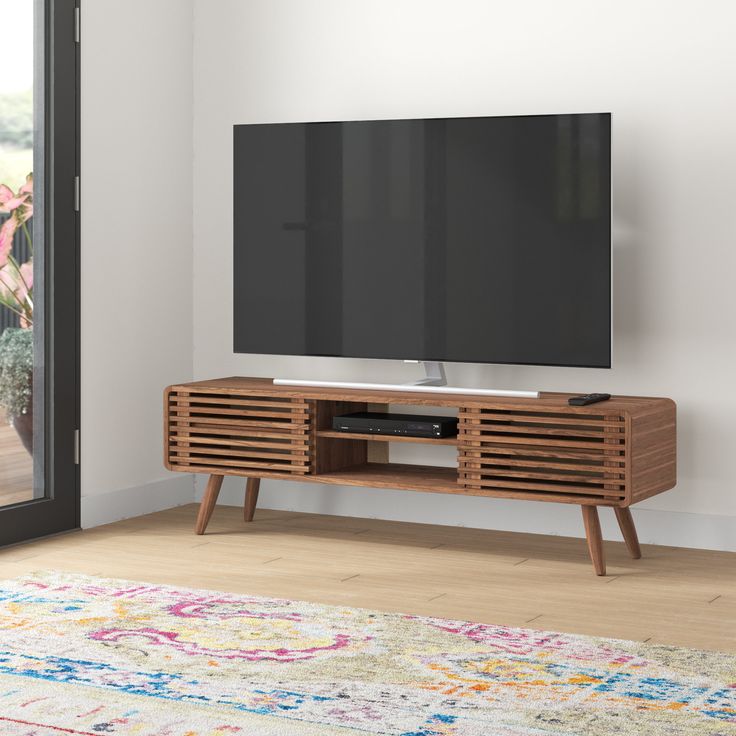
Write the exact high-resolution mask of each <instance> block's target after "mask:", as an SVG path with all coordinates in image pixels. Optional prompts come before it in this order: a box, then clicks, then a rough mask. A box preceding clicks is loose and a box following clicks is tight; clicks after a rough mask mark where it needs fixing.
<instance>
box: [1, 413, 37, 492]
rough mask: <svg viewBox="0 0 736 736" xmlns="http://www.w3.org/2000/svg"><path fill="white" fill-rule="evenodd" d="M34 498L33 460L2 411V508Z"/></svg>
mask: <svg viewBox="0 0 736 736" xmlns="http://www.w3.org/2000/svg"><path fill="white" fill-rule="evenodd" d="M32 498H33V460H32V459H31V456H30V455H29V454H28V452H27V451H26V448H25V447H23V445H22V444H21V441H20V438H19V437H18V435H17V434H16V432H15V430H14V429H13V428H12V427H11V426H10V425H9V424H8V423H7V420H6V419H5V413H4V410H2V409H0V506H8V505H9V504H11V503H20V502H21V501H29V500H30V499H32Z"/></svg>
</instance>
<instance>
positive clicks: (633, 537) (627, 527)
mask: <svg viewBox="0 0 736 736" xmlns="http://www.w3.org/2000/svg"><path fill="white" fill-rule="evenodd" d="M614 511H615V512H616V519H617V520H618V525H619V527H620V529H621V534H623V537H624V542H626V548H627V549H628V550H629V554H630V555H631V556H632V558H633V559H635V560H638V559H639V558H640V557H641V547H640V546H639V537H638V535H637V533H636V527H635V526H634V518H633V517H632V516H631V509H630V508H628V507H627V508H620V507H616V508H614Z"/></svg>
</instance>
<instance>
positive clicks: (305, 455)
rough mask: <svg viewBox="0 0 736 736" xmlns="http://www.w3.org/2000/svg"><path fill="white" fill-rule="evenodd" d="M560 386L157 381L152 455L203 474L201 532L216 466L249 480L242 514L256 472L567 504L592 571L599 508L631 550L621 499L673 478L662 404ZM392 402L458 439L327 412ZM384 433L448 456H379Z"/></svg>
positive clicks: (601, 567)
mask: <svg viewBox="0 0 736 736" xmlns="http://www.w3.org/2000/svg"><path fill="white" fill-rule="evenodd" d="M570 396H571V394H562V393H544V394H542V395H541V397H540V398H538V399H528V398H524V399H520V398H500V397H494V398H490V397H484V396H473V395H470V394H468V395H465V394H449V393H448V394H444V393H428V394H423V393H416V392H408V391H407V392H401V391H385V390H374V389H336V388H309V387H298V386H275V385H274V384H273V382H272V381H271V380H270V379H266V378H222V379H217V380H212V381H198V382H195V383H186V384H180V385H175V386H170V387H168V388H167V389H166V391H165V397H164V462H165V465H166V467H167V468H168V469H169V470H174V471H181V472H186V473H207V474H209V475H210V479H209V482H208V484H207V490H206V492H205V496H204V498H203V500H202V504H201V507H200V512H199V517H198V519H197V528H196V531H197V533H198V534H203V533H204V531H205V529H206V528H207V523H208V522H209V519H210V516H211V515H212V511H213V509H214V506H215V503H216V501H217V496H218V494H219V491H220V487H221V485H222V480H223V477H224V476H226V475H238V476H244V477H246V478H247V479H248V481H247V484H246V496H245V520H246V521H250V520H252V518H253V512H254V511H255V507H256V503H257V500H258V488H259V484H260V479H261V478H273V479H279V480H298V481H308V482H314V483H333V484H337V485H355V486H366V487H372V488H395V489H400V490H408V491H428V492H431V493H454V494H457V495H468V496H488V497H490V498H514V499H522V500H523V499H526V500H531V501H549V502H554V503H568V504H577V505H579V506H580V507H581V508H582V512H583V521H584V524H585V533H586V537H587V540H588V548H589V551H590V556H591V560H592V562H593V566H594V568H595V571H596V573H597V574H598V575H605V561H604V557H603V546H602V538H601V529H600V523H599V519H598V506H610V507H612V508H613V509H614V511H615V513H616V518H617V519H618V522H619V525H620V527H621V531H622V533H623V537H624V540H625V541H626V544H627V546H628V549H629V552H630V553H631V555H632V556H633V557H634V558H638V557H640V556H641V553H640V550H639V543H638V540H637V536H636V529H635V527H634V522H633V519H632V516H631V511H630V510H629V507H630V506H631V505H632V504H634V503H637V502H638V501H641V500H643V499H645V498H649V497H650V496H653V495H655V494H657V493H661V492H662V491H666V490H668V489H669V488H672V487H673V486H674V485H675V482H676V447H675V439H676V420H675V404H674V402H673V401H671V400H670V399H661V398H643V397H633V396H615V397H613V398H612V399H610V400H609V401H605V402H602V403H599V404H592V405H590V406H569V405H568V403H567V399H568V398H569V397H570ZM389 404H391V405H402V404H403V405H412V406H431V407H443V408H445V409H447V410H448V413H452V412H454V411H457V413H458V418H459V425H458V426H459V432H458V436H457V437H451V438H443V439H429V438H417V437H404V436H402V437H396V436H376V435H372V434H369V435H361V434H348V433H343V432H337V431H334V430H333V429H332V418H333V417H334V416H336V415H338V414H344V413H347V412H357V411H368V410H377V411H386V410H387V409H386V407H387V406H388V405H389ZM386 442H415V443H422V444H425V445H432V444H434V445H453V446H455V447H457V467H456V468H455V467H452V468H448V467H440V466H432V465H405V464H396V463H390V462H388V461H387V460H388V452H382V451H381V449H382V446H383V449H387V446H385V444H384V443H386Z"/></svg>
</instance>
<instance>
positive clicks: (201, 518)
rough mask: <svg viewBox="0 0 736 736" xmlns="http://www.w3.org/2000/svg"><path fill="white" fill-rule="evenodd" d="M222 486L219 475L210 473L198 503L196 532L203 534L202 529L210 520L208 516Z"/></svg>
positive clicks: (210, 514)
mask: <svg viewBox="0 0 736 736" xmlns="http://www.w3.org/2000/svg"><path fill="white" fill-rule="evenodd" d="M221 486H222V476H221V475H211V476H210V479H209V480H208V481H207V488H206V490H205V492H204V497H203V498H202V503H201V504H200V505H199V514H198V516H197V526H196V531H197V534H204V530H205V529H206V528H207V524H209V522H210V516H212V511H213V510H214V508H215V504H216V503H217V497H218V496H219V495H220V488H221Z"/></svg>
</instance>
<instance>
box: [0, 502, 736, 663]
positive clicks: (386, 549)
mask: <svg viewBox="0 0 736 736" xmlns="http://www.w3.org/2000/svg"><path fill="white" fill-rule="evenodd" d="M196 515H197V507H196V506H195V505H188V506H183V507H179V508H175V509H170V510H168V511H163V512H158V513H155V514H149V515H147V516H143V517H138V518H135V519H126V520H125V521H122V522H118V523H116V524H110V525H107V526H104V527H97V528H95V529H91V530H88V531H82V532H74V533H70V534H65V535H60V536H57V537H53V538H50V539H45V540H40V541H38V542H31V543H27V544H23V545H16V546H14V547H10V548H6V549H0V578H7V577H15V576H18V575H23V574H27V573H31V572H33V571H35V570H44V569H58V570H68V571H71V572H81V573H86V574H90V575H101V576H108V577H121V578H128V579H133V580H143V581H148V582H152V583H168V584H171V585H180V586H188V587H199V588H211V589H214V590H222V591H226V592H232V593H250V594H253V595H265V596H274V597H285V598H294V599H301V600H307V601H314V602H321V603H327V604H331V605H349V606H356V607H363V608H374V609H378V610H384V611H393V612H403V613H409V614H416V615H423V616H437V617H446V618H454V619H465V620H471V621H479V622H484V623H496V624H500V625H507V626H520V627H524V626H527V627H529V628H535V629H546V630H553V631H562V632H569V633H581V634H589V635H593V636H605V637H613V638H625V639H634V640H641V641H644V640H645V639H646V640H650V641H653V642H657V643H666V644H671V645H676V646H692V647H702V648H708V649H721V650H724V651H731V652H734V653H736V626H734V621H736V554H731V553H724V552H713V551H709V550H690V549H681V548H675V547H655V546H651V545H643V546H642V553H643V557H642V559H640V560H632V559H631V558H630V557H629V554H628V552H627V550H626V547H625V545H624V544H623V543H622V542H610V541H608V542H605V554H606V558H607V560H608V576H607V577H605V578H603V577H596V576H595V575H594V574H593V572H592V569H591V567H590V561H589V558H588V551H587V548H586V545H585V541H584V540H582V539H570V538H564V537H553V536H542V535H531V534H516V533H512V532H494V531H488V530H482V529H464V528H458V527H446V526H433V525H429V524H410V523H407V522H391V521H381V520H375V519H351V518H344V517H335V516H324V515H319V514H299V513H296V512H287V511H272V510H268V509H257V510H256V512H255V517H254V520H253V522H252V523H249V524H245V523H243V520H242V508H236V507H227V506H218V507H217V508H216V509H215V512H214V514H213V516H212V519H211V521H210V524H209V526H208V529H207V534H206V535H205V536H204V537H202V536H196V535H195V534H194V531H193V528H194V527H193V525H194V520H195V518H196Z"/></svg>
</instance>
